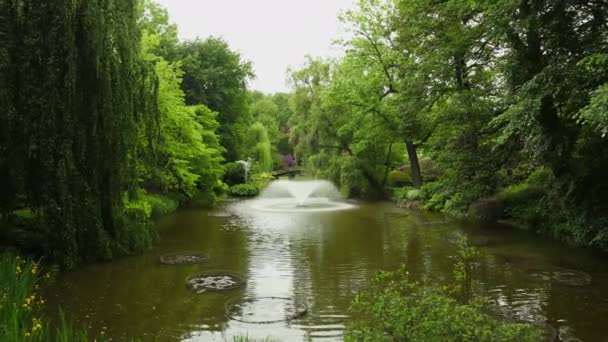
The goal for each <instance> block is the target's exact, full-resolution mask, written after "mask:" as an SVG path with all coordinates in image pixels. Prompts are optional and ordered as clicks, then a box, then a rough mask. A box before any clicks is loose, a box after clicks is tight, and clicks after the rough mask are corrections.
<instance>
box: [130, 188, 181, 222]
mask: <svg viewBox="0 0 608 342" xmlns="http://www.w3.org/2000/svg"><path fill="white" fill-rule="evenodd" d="M139 196H140V198H141V200H142V201H143V202H145V203H147V204H148V205H149V207H150V208H149V209H150V217H151V218H152V219H158V218H161V217H163V216H165V215H167V214H170V213H172V212H174V211H176V210H177V208H178V207H179V202H180V200H179V196H177V195H173V194H148V193H145V192H143V193H141V194H140V195H139Z"/></svg>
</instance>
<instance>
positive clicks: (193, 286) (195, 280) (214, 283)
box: [186, 272, 245, 294]
mask: <svg viewBox="0 0 608 342" xmlns="http://www.w3.org/2000/svg"><path fill="white" fill-rule="evenodd" d="M244 283H245V279H244V278H243V277H241V276H240V275H237V274H232V273H226V272H203V273H198V274H195V275H191V276H189V277H188V278H186V286H187V287H188V288H189V289H190V290H192V291H193V292H195V293H199V294H200V293H205V292H207V291H223V290H231V289H234V288H237V287H239V286H241V285H243V284H244Z"/></svg>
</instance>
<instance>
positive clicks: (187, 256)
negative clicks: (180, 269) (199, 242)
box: [160, 252, 209, 265]
mask: <svg viewBox="0 0 608 342" xmlns="http://www.w3.org/2000/svg"><path fill="white" fill-rule="evenodd" d="M208 260H209V257H208V256H207V255H206V254H203V253H197V252H180V253H171V254H164V255H161V256H160V263H161V264H164V265H193V264H202V263H205V262H207V261H208Z"/></svg>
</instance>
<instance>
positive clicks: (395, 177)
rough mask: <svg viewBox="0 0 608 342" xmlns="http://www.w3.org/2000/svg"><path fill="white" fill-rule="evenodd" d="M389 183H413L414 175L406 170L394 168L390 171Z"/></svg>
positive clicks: (401, 184)
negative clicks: (411, 175)
mask: <svg viewBox="0 0 608 342" xmlns="http://www.w3.org/2000/svg"><path fill="white" fill-rule="evenodd" d="M387 184H388V186H390V187H403V186H407V185H411V184H412V177H410V175H409V174H408V173H406V172H403V171H399V170H393V171H391V172H389V173H388V179H387Z"/></svg>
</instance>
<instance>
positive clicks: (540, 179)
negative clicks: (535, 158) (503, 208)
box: [526, 167, 555, 188]
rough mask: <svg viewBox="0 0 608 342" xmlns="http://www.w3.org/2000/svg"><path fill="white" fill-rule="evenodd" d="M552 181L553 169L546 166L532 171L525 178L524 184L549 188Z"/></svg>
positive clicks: (553, 178) (553, 176)
mask: <svg viewBox="0 0 608 342" xmlns="http://www.w3.org/2000/svg"><path fill="white" fill-rule="evenodd" d="M554 181H555V175H553V171H551V169H549V168H547V167H541V168H538V169H536V170H535V171H534V172H532V174H531V175H530V176H529V177H528V178H527V179H526V184H528V185H530V186H536V187H541V188H549V187H550V186H551V184H553V182H554Z"/></svg>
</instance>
